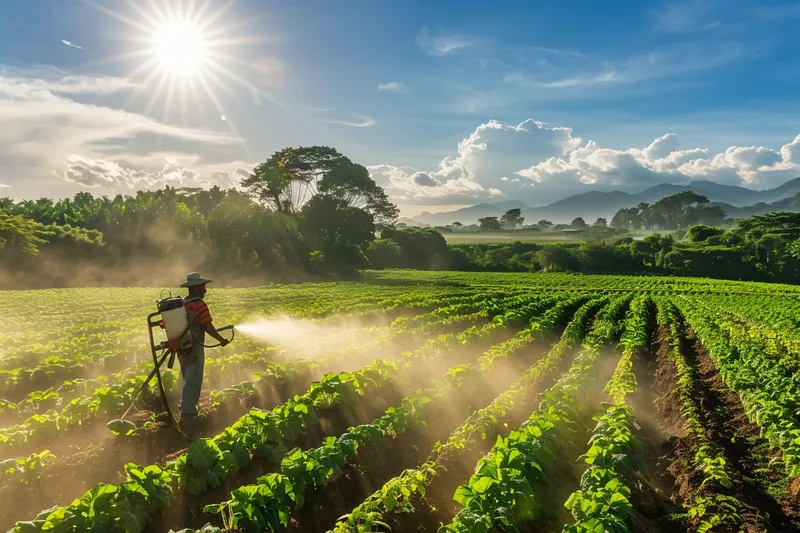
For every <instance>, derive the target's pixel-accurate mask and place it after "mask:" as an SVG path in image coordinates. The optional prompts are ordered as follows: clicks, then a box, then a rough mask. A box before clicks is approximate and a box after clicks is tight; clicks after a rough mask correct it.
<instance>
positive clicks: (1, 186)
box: [0, 183, 11, 189]
mask: <svg viewBox="0 0 800 533" xmlns="http://www.w3.org/2000/svg"><path fill="white" fill-rule="evenodd" d="M4 187H5V188H7V187H11V185H7V184H5V183H0V189H2V188H4Z"/></svg>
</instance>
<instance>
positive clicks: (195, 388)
mask: <svg viewBox="0 0 800 533" xmlns="http://www.w3.org/2000/svg"><path fill="white" fill-rule="evenodd" d="M195 338H196V339H197V340H199V341H200V342H205V335H202V336H201V335H198V334H197V333H195ZM178 360H179V361H180V363H181V377H182V378H183V387H182V388H181V414H184V415H196V414H197V403H198V402H199V401H200V391H201V390H202V388H203V367H204V365H205V351H204V350H203V347H202V346H200V344H199V343H198V342H197V341H195V342H194V344H193V345H192V347H191V348H189V350H187V351H186V353H183V352H178Z"/></svg>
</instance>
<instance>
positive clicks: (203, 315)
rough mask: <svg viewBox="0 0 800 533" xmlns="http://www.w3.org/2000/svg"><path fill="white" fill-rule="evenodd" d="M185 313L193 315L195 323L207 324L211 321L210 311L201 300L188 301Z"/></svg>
mask: <svg viewBox="0 0 800 533" xmlns="http://www.w3.org/2000/svg"><path fill="white" fill-rule="evenodd" d="M185 307H186V314H187V315H191V316H193V317H194V321H195V322H196V323H197V324H208V323H209V322H211V311H209V310H208V305H207V304H206V303H205V302H203V301H196V302H189V303H188V304H186V306H185Z"/></svg>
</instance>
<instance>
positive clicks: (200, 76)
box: [83, 0, 271, 137]
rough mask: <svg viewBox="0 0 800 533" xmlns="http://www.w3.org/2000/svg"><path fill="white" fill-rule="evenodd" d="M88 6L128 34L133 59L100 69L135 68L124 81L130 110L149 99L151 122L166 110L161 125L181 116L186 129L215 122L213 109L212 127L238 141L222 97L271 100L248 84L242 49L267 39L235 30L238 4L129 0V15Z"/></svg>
mask: <svg viewBox="0 0 800 533" xmlns="http://www.w3.org/2000/svg"><path fill="white" fill-rule="evenodd" d="M83 1H84V2H85V3H86V4H88V5H90V6H91V7H93V8H95V9H96V10H98V11H99V12H101V13H104V14H105V15H108V16H110V17H112V18H114V19H116V20H118V21H120V22H122V23H123V24H125V26H126V27H127V29H129V30H130V31H128V32H126V33H125V34H124V35H123V36H122V37H121V38H122V39H123V40H124V41H126V42H128V43H130V46H129V50H128V51H126V52H124V53H122V54H119V55H116V56H113V57H107V58H104V59H102V60H100V61H98V62H97V63H98V64H111V63H119V64H123V63H124V64H126V65H128V64H130V65H132V67H131V70H130V71H129V72H128V73H127V74H126V77H127V78H128V79H130V80H132V81H134V82H135V83H136V84H137V86H138V88H137V90H136V91H134V92H133V93H132V94H131V96H130V98H129V99H128V101H127V102H126V103H125V107H127V106H129V105H131V104H132V103H133V102H134V101H136V100H139V99H142V98H144V99H145V101H146V104H145V113H146V114H148V115H151V114H154V113H156V114H157V113H158V110H159V108H160V111H161V118H162V120H164V121H167V120H168V119H169V118H170V117H171V115H172V114H173V113H174V112H175V111H176V110H179V111H180V113H181V117H182V120H183V121H184V123H186V122H187V121H188V120H189V119H190V115H194V114H199V116H200V117H201V118H202V119H203V120H207V119H209V118H210V117H209V116H208V115H209V113H208V112H207V109H206V107H207V106H208V104H209V103H210V104H211V105H212V106H213V107H214V113H213V114H212V116H213V120H217V121H220V122H224V123H225V124H226V126H227V127H228V128H229V129H230V130H231V132H232V133H233V134H235V135H236V136H237V137H238V136H239V133H238V131H237V129H236V127H235V125H234V123H233V120H231V113H230V112H227V111H226V109H225V107H226V106H225V104H224V103H223V99H222V98H221V95H222V94H224V95H225V97H226V98H225V102H228V101H229V100H233V101H235V102H237V103H240V104H241V103H242V101H241V99H240V98H239V97H238V96H237V95H236V93H235V92H234V90H233V89H234V88H235V87H236V86H239V87H241V88H244V89H246V90H247V92H249V93H250V94H258V95H259V96H260V97H261V98H267V99H271V97H270V95H268V94H266V92H265V91H264V90H263V89H261V88H258V87H256V86H254V84H253V83H251V82H250V81H248V80H247V72H246V71H249V70H251V62H250V61H248V60H247V59H246V54H243V53H242V50H241V48H242V47H246V46H248V45H252V44H256V43H263V42H265V41H266V40H267V39H265V38H264V37H263V36H259V35H247V34H245V33H243V29H244V26H245V25H246V24H247V22H248V21H235V22H230V18H231V17H230V16H228V15H230V10H231V8H232V7H233V5H234V4H235V3H236V0H226V1H224V2H222V1H214V0H202V1H201V0H140V1H135V0H125V4H126V6H127V8H126V9H124V10H114V9H110V8H109V7H106V6H103V5H100V4H99V3H97V2H95V1H93V0H83ZM242 71H244V73H242ZM256 103H258V102H256ZM223 117H224V118H223Z"/></svg>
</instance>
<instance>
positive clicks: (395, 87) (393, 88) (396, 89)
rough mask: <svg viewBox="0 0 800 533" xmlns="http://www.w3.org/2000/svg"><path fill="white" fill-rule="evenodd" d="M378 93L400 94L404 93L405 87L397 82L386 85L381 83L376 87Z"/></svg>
mask: <svg viewBox="0 0 800 533" xmlns="http://www.w3.org/2000/svg"><path fill="white" fill-rule="evenodd" d="M378 90H379V91H388V92H392V93H402V92H405V90H406V87H405V85H403V84H402V83H400V82H398V81H390V82H388V83H381V84H379V85H378Z"/></svg>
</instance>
